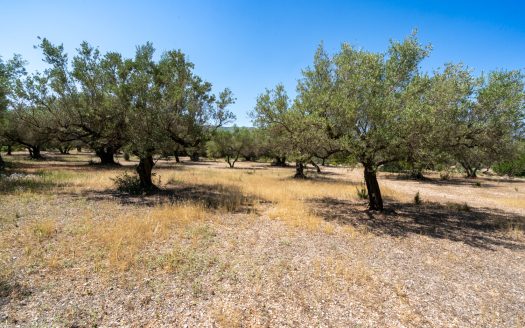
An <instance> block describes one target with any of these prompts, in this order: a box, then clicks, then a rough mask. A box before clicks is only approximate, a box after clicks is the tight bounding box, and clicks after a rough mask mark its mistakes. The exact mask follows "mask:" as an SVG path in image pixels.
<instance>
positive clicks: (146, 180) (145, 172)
mask: <svg viewBox="0 0 525 328" xmlns="http://www.w3.org/2000/svg"><path fill="white" fill-rule="evenodd" d="M154 165H155V162H153V156H151V155H150V156H145V157H141V158H140V161H139V165H137V174H138V175H139V178H140V186H141V188H142V189H143V190H145V191H151V190H155V189H157V187H156V186H155V185H154V184H153V180H152V173H151V172H152V171H153V166H154Z"/></svg>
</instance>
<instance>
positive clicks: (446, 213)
mask: <svg viewBox="0 0 525 328" xmlns="http://www.w3.org/2000/svg"><path fill="white" fill-rule="evenodd" d="M311 202H312V203H313V205H314V206H315V213H316V214H318V215H320V216H321V217H323V218H324V219H325V220H326V221H332V222H336V223H339V224H349V225H352V226H354V227H356V228H363V227H364V228H366V229H367V231H370V232H371V233H373V234H376V235H388V236H393V237H407V236H409V235H411V234H418V235H425V236H429V237H432V238H438V239H448V240H451V241H456V242H462V243H465V244H467V245H470V246H473V247H478V248H484V249H494V248H496V247H504V248H508V249H513V250H525V241H524V240H523V239H521V240H520V239H516V238H513V237H511V236H510V233H509V232H510V231H512V229H516V230H517V231H520V233H521V234H522V235H523V232H524V231H525V217H523V216H519V215H515V214H510V213H506V212H503V211H499V210H495V209H488V208H469V207H466V206H461V205H458V204H446V205H443V204H437V203H424V204H421V205H415V204H409V203H398V202H392V203H389V204H388V210H386V211H385V212H383V213H380V212H374V211H368V210H366V204H365V203H363V202H361V203H357V202H351V201H342V200H338V199H333V198H322V199H314V200H312V201H311Z"/></svg>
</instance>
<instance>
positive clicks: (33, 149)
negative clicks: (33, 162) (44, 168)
mask: <svg viewBox="0 0 525 328" xmlns="http://www.w3.org/2000/svg"><path fill="white" fill-rule="evenodd" d="M27 150H28V151H29V157H30V158H31V159H42V158H44V157H43V156H42V154H41V153H40V146H27Z"/></svg>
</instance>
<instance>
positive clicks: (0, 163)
mask: <svg viewBox="0 0 525 328" xmlns="http://www.w3.org/2000/svg"><path fill="white" fill-rule="evenodd" d="M4 169H5V162H4V159H3V158H2V154H0V171H3V170H4Z"/></svg>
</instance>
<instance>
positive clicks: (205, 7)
mask: <svg viewBox="0 0 525 328" xmlns="http://www.w3.org/2000/svg"><path fill="white" fill-rule="evenodd" d="M413 28H417V29H418V30H419V33H418V35H419V38H420V40H421V41H422V42H423V43H431V44H432V46H433V51H432V53H431V55H430V58H428V59H426V60H425V61H424V62H423V69H424V70H429V71H431V70H433V69H435V68H438V67H440V66H442V65H443V64H444V63H446V62H463V63H465V64H467V65H468V66H470V67H472V68H474V69H475V71H476V72H477V73H480V72H481V71H488V70H493V69H516V68H520V69H523V68H525V2H522V1H515V2H512V1H285V0H281V1H273V0H268V1H249V0H246V1H226V0H223V1H219V0H217V1H189V0H188V1H152V0H150V1H130V0H128V1H98V0H92V1H87V0H86V1H71V0H70V1H52V0H50V1H24V0H18V1H14V0H11V1H3V0H0V31H2V33H1V35H0V56H2V57H3V58H8V57H11V56H12V54H13V53H19V54H21V55H22V56H23V57H24V58H25V59H26V60H27V61H28V62H29V66H28V69H29V70H34V69H42V68H44V66H43V64H42V62H41V56H40V54H39V52H38V50H35V49H33V45H35V44H36V43H37V36H42V37H47V38H49V39H50V40H51V41H52V42H55V43H63V44H64V46H65V48H66V50H67V51H68V53H69V54H70V56H71V55H72V54H73V52H74V50H75V48H77V47H78V45H79V44H80V42H81V41H83V40H86V41H88V42H90V43H91V44H93V45H96V46H99V48H100V49H101V50H102V51H109V50H115V51H119V52H121V53H123V54H125V55H127V56H132V55H133V53H134V50H135V46H136V45H138V44H143V43H145V42H147V41H151V42H153V44H154V46H155V47H156V48H157V50H158V51H159V53H160V52H162V51H164V50H169V49H182V51H183V52H184V53H186V54H187V55H188V57H189V58H190V60H191V61H193V62H194V63H195V65H196V72H197V74H199V75H201V76H202V77H203V78H204V79H206V80H208V81H210V82H211V83H213V85H214V89H215V91H219V90H220V89H223V88H224V87H229V88H230V89H232V91H233V92H234V94H235V96H236V98H237V103H236V104H235V105H234V106H232V107H231V109H232V110H233V111H234V113H235V114H236V115H237V124H238V125H250V119H249V117H248V115H247V113H248V112H249V111H250V110H251V109H252V108H253V106H254V104H255V99H256V97H257V95H258V94H259V93H261V92H262V91H264V89H265V88H271V87H273V86H274V85H275V84H277V83H280V82H281V83H283V84H284V85H285V86H286V88H287V90H288V91H289V93H290V94H291V95H292V96H293V95H294V90H295V85H296V81H297V79H298V78H299V77H300V73H301V69H303V68H305V67H306V66H308V65H310V64H311V62H312V58H313V54H314V51H315V49H316V47H317V46H318V44H319V43H320V42H321V41H323V42H324V45H325V47H326V49H327V50H328V51H329V52H331V53H333V52H335V51H336V50H337V49H338V48H339V46H340V44H341V43H342V42H344V41H346V42H349V43H351V44H353V45H355V46H359V47H362V48H364V49H367V50H372V51H384V50H385V49H386V48H387V46H388V42H389V40H390V39H397V40H400V39H403V38H404V37H405V36H407V35H408V34H409V33H410V32H411V30H412V29H413Z"/></svg>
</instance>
